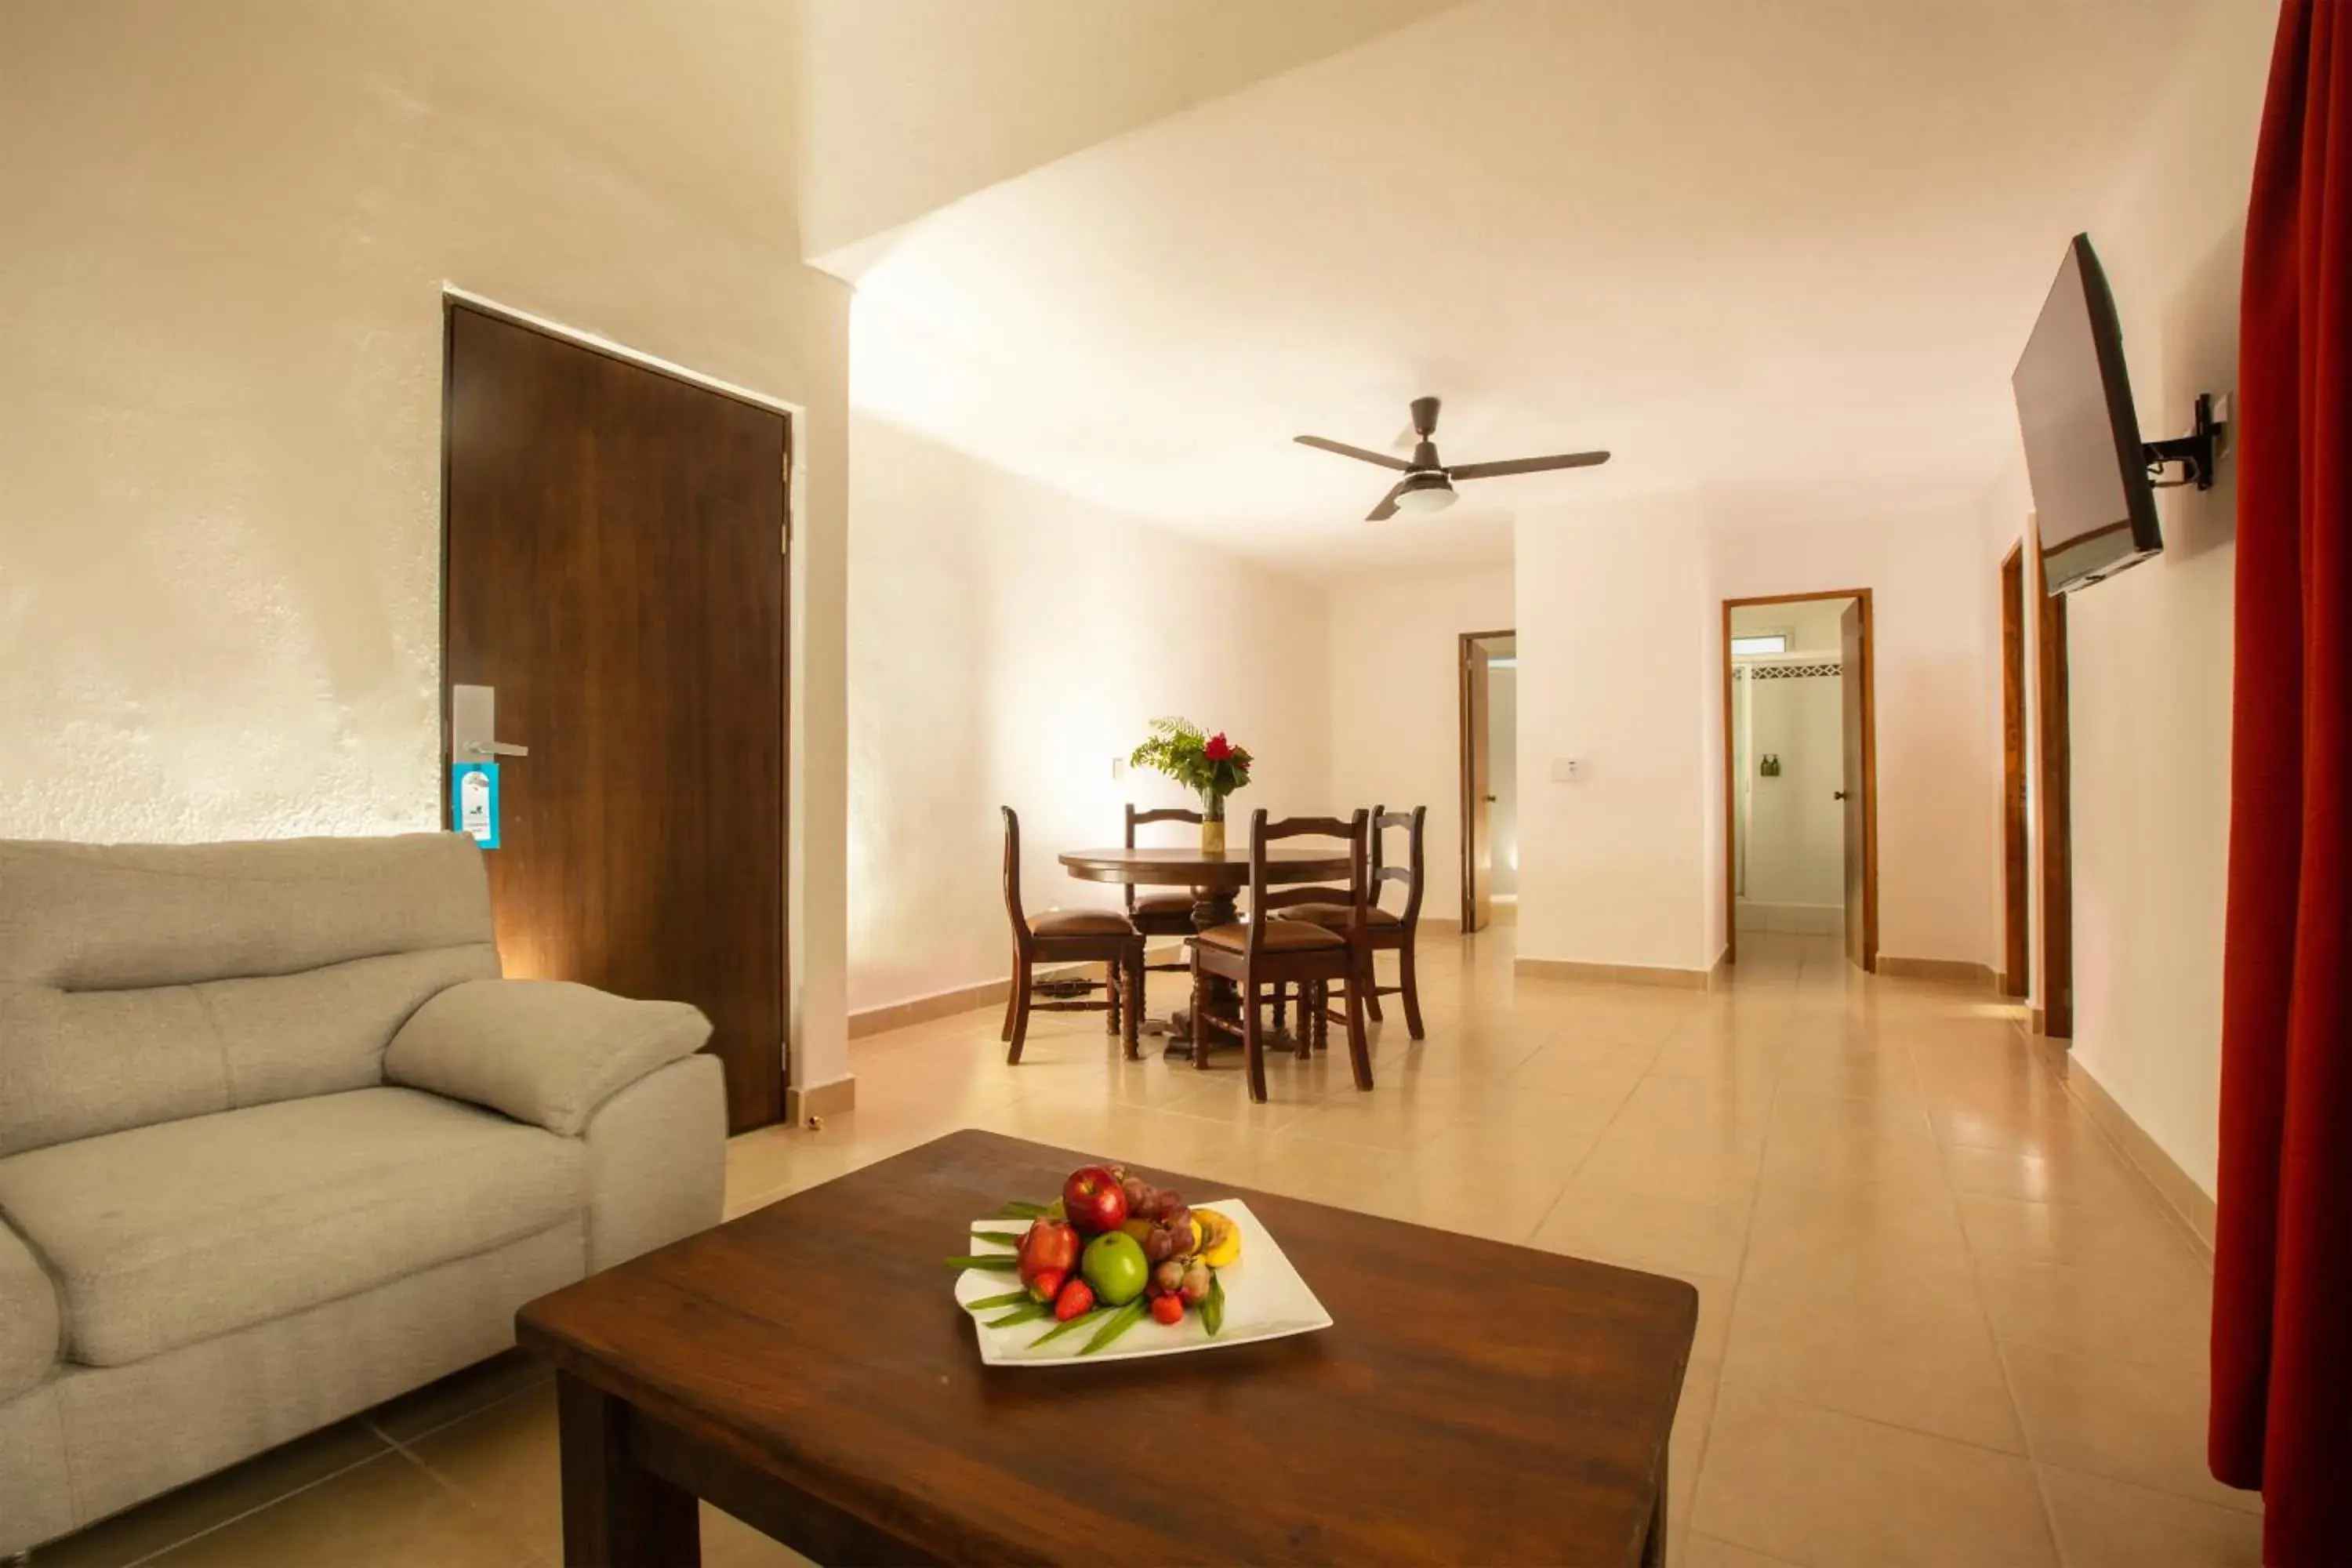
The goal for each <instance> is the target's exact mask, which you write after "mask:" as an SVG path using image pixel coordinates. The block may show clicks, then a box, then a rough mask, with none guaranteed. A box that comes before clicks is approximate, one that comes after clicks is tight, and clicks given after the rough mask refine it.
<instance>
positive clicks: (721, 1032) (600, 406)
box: [443, 302, 788, 1131]
mask: <svg viewBox="0 0 2352 1568" xmlns="http://www.w3.org/2000/svg"><path fill="white" fill-rule="evenodd" d="M447 325H448V334H447V371H446V374H447V384H446V419H445V443H446V446H445V455H444V462H445V480H444V482H445V497H444V505H445V514H444V526H445V530H446V541H445V542H446V582H445V584H444V594H443V616H444V630H445V637H446V648H445V658H444V664H445V669H446V677H445V678H446V679H447V680H448V681H449V682H450V683H451V684H452V685H453V686H457V685H470V686H487V687H490V688H493V689H495V693H496V701H497V728H498V731H499V734H498V739H499V741H501V742H509V743H513V744H518V745H520V746H523V747H525V748H527V749H528V753H529V754H528V755H523V756H508V757H504V758H501V759H500V763H501V766H500V770H499V794H500V797H501V806H502V810H501V814H500V815H501V817H502V821H501V832H500V837H501V843H500V846H499V847H498V848H497V849H495V850H492V851H490V852H489V853H488V862H489V871H490V895H491V902H492V906H493V909H494V911H495V914H496V919H497V925H498V937H499V956H500V959H501V961H502V963H504V965H505V967H506V972H507V973H509V974H520V975H535V976H541V977H546V978H553V979H564V980H578V981H583V982H584V983H586V984H591V985H595V986H599V987H602V988H604V989H605V990H608V991H614V992H617V993H619V994H622V995H625V996H644V997H664V998H674V999H677V1000H679V1001H685V1002H691V1003H693V1004H694V1005H696V1006H698V1007H699V1008H701V1009H702V1011H703V1012H704V1013H705V1014H707V1015H709V1018H710V1021H711V1024H712V1026H713V1033H712V1037H711V1042H710V1046H709V1049H710V1050H711V1051H712V1052H713V1053H715V1054H716V1055H717V1056H718V1057H719V1060H720V1061H721V1063H722V1064H723V1065H724V1067H725V1069H726V1078H727V1112H728V1122H729V1124H730V1127H731V1128H733V1129H735V1130H737V1131H740V1130H741V1129H743V1128H747V1127H755V1126H759V1125H761V1124H762V1123H765V1122H771V1121H777V1120H779V1119H780V1118H781V1117H782V1114H783V1081H784V1069H783V1062H784V823H785V809H784V778H785V753H784V733H785V731H784V705H785V691H786V682H785V669H784V650H785V647H786V637H785V632H786V622H785V616H786V613H787V603H788V601H787V596H786V592H785V564H786V563H785V557H784V553H783V551H784V542H785V533H784V528H785V464H786V458H787V450H788V448H787V440H788V436H787V432H786V421H785V418H784V416H782V414H780V413H778V412H776V411H774V410H772V409H769V408H764V407H761V406H758V405H754V404H751V403H747V402H744V401H742V400H740V399H739V398H735V397H730V396H727V395H722V394H720V393H719V392H716V391H713V390H711V389H710V388H708V387H705V386H701V385H698V384H695V383H693V382H690V381H687V380H684V379H681V378H679V377H677V376H672V375H667V374H662V373H661V372H659V371H656V370H653V369H650V368H648V367H646V366H645V365H642V364H638V363H634V362H632V361H629V360H626V359H623V358H620V357H618V356H616V355H613V354H608V353H601V352H598V351H596V350H594V349H591V348H588V347H585V346H583V345H582V344H579V343H576V342H570V341H568V340H566V339H563V338H560V337H556V336H553V335H551V334H549V333H546V332H543V331H537V330H535V329H533V328H530V327H527V326H523V325H520V324H519V323H517V322H514V321H508V320H506V319H504V318H502V317H499V316H496V315H493V314H491V313H489V312H488V311H484V310H477V309H474V308H472V307H469V306H467V305H463V304H457V303H455V302H453V303H452V305H451V307H450V310H449V313H448V323H447ZM460 760H467V759H460Z"/></svg>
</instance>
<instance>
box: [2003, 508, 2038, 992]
mask: <svg viewBox="0 0 2352 1568" xmlns="http://www.w3.org/2000/svg"><path fill="white" fill-rule="evenodd" d="M2027 713H2028V704H2027V702H2026V697H2025V542H2024V541H2023V540H2020V541H2018V542H2017V543H2015V544H2013V545H2011V547H2010V551H2009V553H2008V554H2007V555H2004V556H2002V557H2001V562H2000V889H2001V945H2000V952H2001V968H2000V990H2001V994H2002V995H2004V996H2023V995H2025V994H2028V993H2029V992H2030V991H2031V990H2032V974H2033V912H2032V897H2033V895H2032V876H2033V819H2032V807H2031V805H2030V803H2029V786H2028V784H2027V783H2026V745H2025V728H2026V722H2027V718H2026V716H2027Z"/></svg>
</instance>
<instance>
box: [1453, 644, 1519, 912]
mask: <svg viewBox="0 0 2352 1568" xmlns="http://www.w3.org/2000/svg"><path fill="white" fill-rule="evenodd" d="M1457 669H1458V673H1459V676H1460V680H1461V709H1462V763H1461V782H1462V789H1461V795H1462V801H1461V805H1462V818H1461V820H1462V930H1463V931H1464V932H1465V934H1466V933H1469V932H1473V931H1484V930H1486V928H1487V927H1488V926H1490V925H1492V924H1494V923H1495V921H1496V920H1497V919H1504V920H1510V921H1515V920H1516V918H1517V912H1518V900H1519V807H1518V797H1519V780H1518V730H1519V700H1518V689H1519V644H1518V637H1517V633H1515V632H1508V631H1501V632H1464V633H1462V634H1460V659H1459V662H1458V665H1457Z"/></svg>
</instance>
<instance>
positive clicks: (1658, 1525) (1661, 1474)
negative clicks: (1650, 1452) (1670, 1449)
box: [1642, 1459, 1666, 1568]
mask: <svg viewBox="0 0 2352 1568" xmlns="http://www.w3.org/2000/svg"><path fill="white" fill-rule="evenodd" d="M1642 1568H1666V1461H1665V1460H1664V1459H1660V1460H1659V1461H1658V1500H1657V1501H1656V1502H1654V1503H1652V1504H1651V1505H1650V1533H1649V1535H1648V1537H1647V1538H1645V1539H1644V1540H1643V1542H1642Z"/></svg>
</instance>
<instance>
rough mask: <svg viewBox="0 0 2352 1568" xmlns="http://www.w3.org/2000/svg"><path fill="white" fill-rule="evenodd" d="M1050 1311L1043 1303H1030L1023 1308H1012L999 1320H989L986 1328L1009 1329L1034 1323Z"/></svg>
mask: <svg viewBox="0 0 2352 1568" xmlns="http://www.w3.org/2000/svg"><path fill="white" fill-rule="evenodd" d="M1052 1310H1053V1309H1052V1308H1051V1307H1048V1306H1046V1305H1045V1303H1044V1302H1043V1301H1032V1302H1030V1303H1029V1304H1028V1305H1027V1306H1025V1307H1016V1308H1014V1309H1013V1310H1012V1311H1010V1312H1007V1313H1005V1314H1004V1316H1003V1317H1001V1318H991V1319H989V1320H988V1326H989V1327H990V1328H992V1329H1010V1328H1014V1327H1017V1326H1018V1325H1020V1324H1022V1323H1034V1322H1035V1321H1037V1320H1038V1319H1040V1318H1042V1317H1044V1316H1045V1315H1046V1314H1047V1313H1048V1312H1051V1311H1052Z"/></svg>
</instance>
